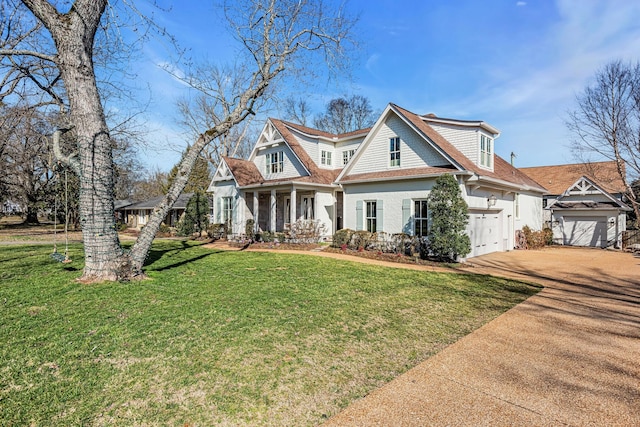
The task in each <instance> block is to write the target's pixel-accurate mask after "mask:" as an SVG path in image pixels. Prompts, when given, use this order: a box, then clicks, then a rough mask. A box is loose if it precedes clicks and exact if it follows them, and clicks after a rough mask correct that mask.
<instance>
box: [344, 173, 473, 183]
mask: <svg viewBox="0 0 640 427" xmlns="http://www.w3.org/2000/svg"><path fill="white" fill-rule="evenodd" d="M444 174H445V173H442V172H437V173H428V174H413V175H401V176H392V177H379V178H363V179H353V180H351V179H350V180H347V181H342V180H340V181H336V183H337V184H340V185H343V186H344V185H349V184H366V183H370V182H380V181H385V182H386V181H408V180H413V179H425V178H437V177H439V176H440V175H444ZM446 174H449V175H456V176H458V175H471V172H468V171H452V172H446Z"/></svg>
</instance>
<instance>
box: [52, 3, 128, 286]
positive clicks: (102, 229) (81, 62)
mask: <svg viewBox="0 0 640 427" xmlns="http://www.w3.org/2000/svg"><path fill="white" fill-rule="evenodd" d="M79 3H80V2H77V3H76V7H74V8H72V9H71V10H70V11H69V13H68V14H67V15H66V17H65V18H66V19H58V20H48V21H45V24H49V25H48V28H49V30H50V31H51V33H52V35H53V37H54V40H55V42H56V46H57V48H58V65H59V69H60V72H61V74H62V78H63V80H64V82H65V88H66V91H67V95H68V97H69V106H70V111H71V120H72V123H73V125H74V126H75V129H74V130H75V133H76V136H77V149H78V159H77V163H76V164H75V166H76V172H78V175H79V180H80V197H79V211H80V226H81V227H82V237H83V242H84V252H85V268H84V274H83V276H82V278H81V280H84V281H100V280H120V279H127V278H129V277H130V276H131V275H132V272H131V269H130V262H129V258H128V256H126V255H125V254H124V251H123V250H122V248H121V246H120V241H119V239H118V232H117V228H116V221H115V215H114V174H113V157H112V144H111V140H110V137H109V130H108V128H107V124H106V120H105V117H104V113H103V108H102V104H101V101H100V95H99V93H98V88H97V85H96V79H95V74H94V67H93V41H94V35H95V31H96V29H97V26H98V23H99V22H100V17H101V15H102V13H103V12H104V8H105V6H106V3H107V2H106V0H98V1H95V2H83V4H82V5H80V4H79ZM45 7H46V6H45ZM44 13H47V12H46V10H45V11H44Z"/></svg>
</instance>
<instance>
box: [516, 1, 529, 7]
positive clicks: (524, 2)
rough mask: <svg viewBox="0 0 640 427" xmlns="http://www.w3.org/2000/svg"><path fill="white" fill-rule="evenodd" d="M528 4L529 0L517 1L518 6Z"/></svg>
mask: <svg viewBox="0 0 640 427" xmlns="http://www.w3.org/2000/svg"><path fill="white" fill-rule="evenodd" d="M526 5H527V2H526V1H519V2H516V6H520V7H522V6H526Z"/></svg>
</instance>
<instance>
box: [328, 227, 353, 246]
mask: <svg viewBox="0 0 640 427" xmlns="http://www.w3.org/2000/svg"><path fill="white" fill-rule="evenodd" d="M353 233H354V231H353V230H351V229H349V228H343V229H342V230H338V231H336V233H335V234H334V235H333V241H332V242H331V246H333V247H334V248H342V246H343V245H345V249H346V248H347V247H349V243H350V242H351V237H353Z"/></svg>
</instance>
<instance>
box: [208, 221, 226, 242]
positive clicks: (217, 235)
mask: <svg viewBox="0 0 640 427" xmlns="http://www.w3.org/2000/svg"><path fill="white" fill-rule="evenodd" d="M207 234H208V235H209V237H210V238H212V239H214V240H218V239H224V238H225V237H227V224H221V223H219V224H211V225H209V227H207Z"/></svg>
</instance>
